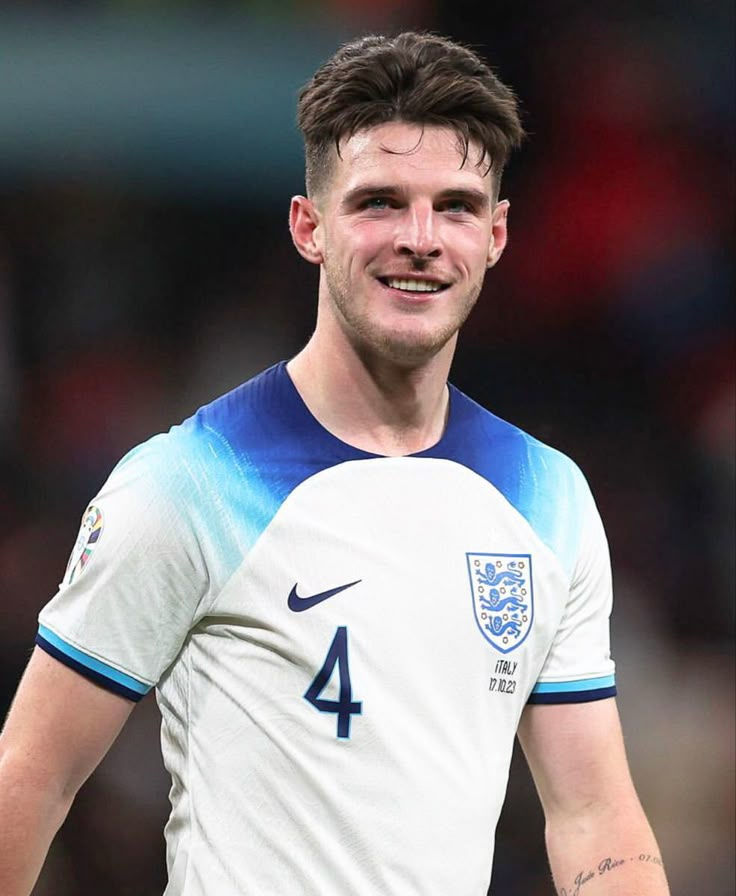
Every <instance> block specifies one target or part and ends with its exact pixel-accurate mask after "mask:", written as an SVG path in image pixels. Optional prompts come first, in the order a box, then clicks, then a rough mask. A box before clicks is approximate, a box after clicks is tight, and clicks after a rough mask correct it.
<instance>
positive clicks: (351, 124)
mask: <svg viewBox="0 0 736 896" xmlns="http://www.w3.org/2000/svg"><path fill="white" fill-rule="evenodd" d="M388 121H405V122H408V123H410V124H418V125H429V126H438V127H449V128H452V129H453V130H454V131H455V132H456V133H457V135H458V138H459V139H460V143H461V146H462V149H463V153H464V158H463V163H464V162H465V159H466V158H467V155H468V150H469V144H470V141H475V142H477V143H478V144H480V146H481V147H482V148H483V151H484V158H485V160H486V161H487V164H488V169H487V170H492V171H493V172H494V176H495V179H496V182H497V183H498V181H500V176H501V172H502V171H503V168H504V166H505V165H506V162H507V161H508V158H509V155H510V154H511V151H512V150H513V149H515V148H516V147H518V146H519V144H520V143H521V141H522V139H523V137H524V129H523V127H522V125H521V121H520V119H519V111H518V103H517V99H516V96H515V95H514V92H513V91H512V90H511V89H510V88H509V87H507V86H506V85H505V84H503V83H502V82H501V81H499V79H498V78H497V77H496V75H495V74H494V73H493V72H492V71H491V69H490V67H489V66H488V65H487V64H486V63H485V62H484V61H483V60H482V59H481V58H480V57H479V56H478V55H477V54H476V53H475V52H473V51H472V50H470V49H468V48H467V47H465V46H462V45H461V44H458V43H456V42H455V41H452V40H450V39H448V38H446V37H440V36H438V35H435V34H429V33H419V32H413V31H408V32H404V33H403V34H399V35H398V36H396V37H384V36H381V35H369V36H367V37H362V38H359V39H358V40H354V41H351V42H350V43H346V44H344V45H343V46H342V47H340V49H339V50H338V51H337V52H336V53H335V54H334V56H332V57H331V58H330V59H328V60H327V62H325V63H324V64H323V65H322V66H320V68H319V69H318V70H317V71H316V73H315V74H314V76H313V77H312V79H311V80H310V81H309V82H308V83H307V84H306V85H305V86H304V87H303V88H302V89H301V91H300V93H299V102H298V105H297V122H298V125H299V129H300V130H301V132H302V134H303V136H304V146H305V155H306V180H307V192H308V193H309V194H310V195H312V194H314V193H315V192H317V191H319V189H320V188H321V187H322V186H323V185H324V183H325V182H326V180H327V177H328V176H329V173H330V167H331V154H330V150H331V148H332V147H333V146H334V147H335V149H336V150H337V153H338V155H339V154H340V142H341V141H342V140H344V139H350V137H352V136H353V135H354V134H355V133H357V132H358V131H360V130H363V129H364V128H369V127H374V126H375V125H379V124H384V123H385V122H388Z"/></svg>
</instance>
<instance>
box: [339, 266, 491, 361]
mask: <svg viewBox="0 0 736 896" xmlns="http://www.w3.org/2000/svg"><path fill="white" fill-rule="evenodd" d="M323 270H324V273H325V280H326V283H327V290H328V293H329V296H330V300H331V302H332V305H333V308H334V309H335V311H336V315H337V319H338V322H339V323H340V325H341V327H342V330H343V332H344V333H345V335H346V337H347V339H348V340H349V342H350V343H351V345H352V346H353V348H354V349H355V350H356V352H357V353H358V354H359V355H361V356H365V355H366V354H368V355H370V354H373V355H377V356H378V357H382V358H385V359H386V360H388V361H390V362H391V363H393V364H396V365H397V366H400V367H416V366H418V365H420V364H422V363H424V362H426V361H428V360H430V359H431V358H433V357H434V356H435V355H436V354H437V353H438V352H439V351H441V349H443V348H444V347H445V345H447V343H448V342H449V341H450V339H452V337H453V336H454V335H455V334H456V333H457V331H458V330H459V329H460V327H461V326H462V325H463V324H464V323H465V321H466V320H467V318H468V315H469V314H470V312H471V311H472V310H473V306H474V305H475V303H476V301H477V299H478V296H479V295H480V291H481V287H482V286H483V277H481V278H480V279H479V280H478V281H477V282H476V283H473V284H471V285H469V287H468V291H467V292H466V294H465V295H464V296H463V297H462V298H461V299H460V300H459V301H458V302H457V313H456V314H455V315H454V316H453V317H451V318H449V319H446V320H445V322H444V324H443V325H442V326H439V327H435V328H432V329H428V330H426V331H424V332H423V333H421V334H418V333H417V329H416V328H413V329H412V331H411V332H409V333H402V332H401V331H400V330H399V331H397V330H391V328H390V327H386V326H382V325H381V324H380V323H377V322H375V321H374V320H371V318H370V315H369V314H367V313H361V309H356V307H355V304H354V302H353V301H351V298H352V295H351V294H352V290H351V289H350V285H349V282H348V278H347V277H345V276H344V274H343V272H342V271H341V270H340V269H339V267H338V266H337V265H333V264H331V263H330V259H329V257H325V259H324V267H323ZM456 301H457V300H456Z"/></svg>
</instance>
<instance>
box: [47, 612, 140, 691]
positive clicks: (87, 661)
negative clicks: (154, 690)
mask: <svg viewBox="0 0 736 896" xmlns="http://www.w3.org/2000/svg"><path fill="white" fill-rule="evenodd" d="M36 644H38V646H39V647H40V648H41V649H42V650H45V651H46V653H48V654H49V655H50V656H53V657H54V659H57V660H59V661H60V662H62V663H64V665H65V666H69V668H70V669H74V670H75V671H76V672H79V673H80V674H82V675H84V676H85V677H86V678H89V679H90V680H91V681H94V682H95V683H96V684H100V685H102V687H104V688H106V689H107V690H108V691H112V692H113V693H115V694H120V695H121V696H123V697H127V699H128V700H132V701H133V702H135V703H137V702H138V701H139V700H140V699H141V698H142V697H144V696H145V695H146V694H147V693H148V692H149V691H150V690H151V686H150V685H148V684H144V683H143V682H140V681H138V680H137V679H135V678H133V677H132V676H130V675H126V674H125V673H124V672H120V671H118V670H117V669H114V668H113V667H112V666H108V665H107V664H106V663H103V662H101V661H100V660H97V659H95V658H94V657H91V656H88V655H87V654H85V653H82V651H81V650H77V648H76V647H72V646H71V644H67V643H66V641H64V640H62V639H61V638H59V637H58V635H55V634H54V633H53V632H52V631H50V630H49V629H47V628H45V627H44V626H39V630H38V634H37V635H36Z"/></svg>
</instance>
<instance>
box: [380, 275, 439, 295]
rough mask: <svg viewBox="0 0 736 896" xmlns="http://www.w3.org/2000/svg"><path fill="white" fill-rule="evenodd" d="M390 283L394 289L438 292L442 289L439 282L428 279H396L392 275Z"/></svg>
mask: <svg viewBox="0 0 736 896" xmlns="http://www.w3.org/2000/svg"><path fill="white" fill-rule="evenodd" d="M388 285H389V286H390V287H392V289H406V290H409V292H437V290H439V289H440V284H439V283H430V281H428V280H396V279H395V278H393V277H390V278H389V280H388Z"/></svg>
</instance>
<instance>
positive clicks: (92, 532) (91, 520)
mask: <svg viewBox="0 0 736 896" xmlns="http://www.w3.org/2000/svg"><path fill="white" fill-rule="evenodd" d="M103 528H104V524H103V519H102V511H101V510H100V508H99V507H95V506H94V504H90V506H89V507H88V508H87V509H86V510H85V512H84V516H83V517H82V526H81V528H80V530H79V535H78V536H77V541H76V544H75V545H74V550H73V551H72V555H71V557H70V558H69V563H68V564H67V567H66V572H65V573H64V582H63V584H65V585H71V583H72V582H74V581H75V580H76V579H78V578H79V576H80V575H81V574H82V573H83V572H84V569H85V567H86V566H87V564H88V563H89V560H90V557H91V556H92V551H94V549H95V545H96V544H97V542H98V541H99V540H100V536H101V535H102V530H103Z"/></svg>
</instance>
